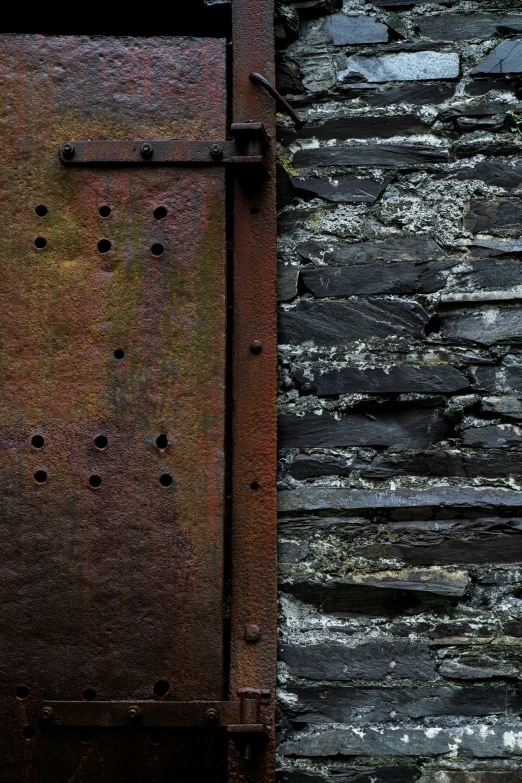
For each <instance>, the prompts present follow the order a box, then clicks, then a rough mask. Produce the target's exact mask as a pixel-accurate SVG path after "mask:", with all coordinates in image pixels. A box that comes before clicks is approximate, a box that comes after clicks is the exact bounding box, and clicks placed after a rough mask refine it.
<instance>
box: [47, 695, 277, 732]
mask: <svg viewBox="0 0 522 783" xmlns="http://www.w3.org/2000/svg"><path fill="white" fill-rule="evenodd" d="M40 719H41V721H42V722H43V723H45V724H48V725H49V726H93V727H94V726H102V727H103V726H151V727H152V726H154V727H158V726H170V727H179V728H203V727H208V728H212V727H214V728H217V727H220V726H221V727H227V726H234V729H233V730H234V731H238V730H239V729H238V728H237V726H238V724H240V702H239V701H46V702H44V703H43V704H42V705H41V709H40ZM240 725H241V724H240ZM249 725H252V724H245V730H246V731H248V732H249V731H250V729H249ZM256 726H257V724H256ZM263 728H264V727H261V729H260V728H256V729H254V731H255V732H259V731H260V730H262V729H263Z"/></svg>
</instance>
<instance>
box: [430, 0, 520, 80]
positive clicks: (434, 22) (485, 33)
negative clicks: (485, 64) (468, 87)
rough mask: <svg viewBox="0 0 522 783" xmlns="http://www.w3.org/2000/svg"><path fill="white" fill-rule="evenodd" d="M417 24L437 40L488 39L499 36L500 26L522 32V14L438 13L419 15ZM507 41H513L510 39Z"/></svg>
mask: <svg viewBox="0 0 522 783" xmlns="http://www.w3.org/2000/svg"><path fill="white" fill-rule="evenodd" d="M415 24H416V26H417V27H418V29H419V30H420V32H421V33H422V35H425V36H427V37H428V38H433V39H434V40H435V41H465V40H469V39H471V38H482V39H488V38H496V37H499V28H509V29H510V30H512V31H513V32H522V14H502V13H497V14H488V13H479V12H477V11H473V12H472V13H469V14H465V13H460V14H458V13H451V14H438V15H437V16H422V17H417V19H416V20H415ZM507 43H513V42H512V41H511V42H509V41H508V42H507ZM486 73H487V72H486ZM499 73H500V71H499Z"/></svg>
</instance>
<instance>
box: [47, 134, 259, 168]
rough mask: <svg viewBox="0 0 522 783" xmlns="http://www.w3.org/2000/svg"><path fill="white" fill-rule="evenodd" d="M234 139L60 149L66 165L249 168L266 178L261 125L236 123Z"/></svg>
mask: <svg viewBox="0 0 522 783" xmlns="http://www.w3.org/2000/svg"><path fill="white" fill-rule="evenodd" d="M230 133H231V135H232V136H233V139H226V140H224V141H199V140H197V141H192V140H189V139H158V140H141V141H136V140H128V141H116V140H103V141H66V142H64V143H63V144H61V145H60V153H59V154H60V160H61V161H62V163H64V164H66V165H69V166H70V165H74V166H77V165H87V166H115V165H116V166H125V165H139V166H150V165H159V166H165V165H170V166H172V165H174V166H224V165H233V166H249V167H250V168H252V169H254V170H255V169H257V170H258V171H259V172H260V173H263V174H264V175H265V176H266V175H267V171H268V168H267V162H266V158H265V154H266V150H267V148H268V144H269V138H268V136H267V134H266V131H265V128H264V126H263V123H261V122H242V123H235V124H233V125H232V126H231V128H230Z"/></svg>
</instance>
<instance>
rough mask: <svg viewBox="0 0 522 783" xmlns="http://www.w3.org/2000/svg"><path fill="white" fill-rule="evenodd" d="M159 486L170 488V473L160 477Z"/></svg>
mask: <svg viewBox="0 0 522 783" xmlns="http://www.w3.org/2000/svg"><path fill="white" fill-rule="evenodd" d="M160 484H161V486H162V487H170V485H171V484H172V476H171V475H170V473H163V475H162V476H160Z"/></svg>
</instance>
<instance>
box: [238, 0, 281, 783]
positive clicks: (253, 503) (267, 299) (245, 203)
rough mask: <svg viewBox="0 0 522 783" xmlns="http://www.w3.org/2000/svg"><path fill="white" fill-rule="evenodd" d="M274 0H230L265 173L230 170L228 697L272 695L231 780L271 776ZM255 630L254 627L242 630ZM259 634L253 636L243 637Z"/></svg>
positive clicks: (243, 104) (261, 782)
mask: <svg viewBox="0 0 522 783" xmlns="http://www.w3.org/2000/svg"><path fill="white" fill-rule="evenodd" d="M274 60H275V47H274V0H232V122H234V123H242V122H249V121H256V122H259V121H260V122H262V123H263V124H264V126H265V129H266V131H267V133H268V136H269V148H268V150H267V153H266V159H267V164H268V173H269V177H268V178H267V179H265V180H262V181H260V180H259V179H258V180H257V181H254V180H253V179H252V178H249V177H248V175H247V176H242V175H241V172H238V173H237V174H236V175H235V184H234V208H233V213H234V238H233V337H232V346H233V357H232V378H233V381H232V383H233V413H232V543H231V546H232V564H231V583H232V594H231V635H230V648H231V649H230V692H229V698H230V699H237V697H238V693H239V692H241V691H244V690H245V689H249V688H256V689H259V690H262V691H270V698H269V699H266V701H267V702H268V703H267V704H264V705H262V706H261V710H262V716H261V717H262V720H263V722H264V723H265V725H266V726H267V727H268V728H269V733H268V742H267V743H266V745H265V747H264V748H262V749H261V748H260V749H259V752H258V753H257V754H256V755H255V757H254V758H253V759H252V760H251V761H249V760H246V759H245V758H244V756H245V754H244V753H242V752H241V746H240V745H239V744H237V743H236V742H234V740H233V739H231V740H230V742H229V772H228V780H229V783H232V782H233V781H237V782H239V781H241V782H242V783H243V781H244V782H245V783H246V782H247V781H248V783H269V782H272V781H274V778H275V725H274V724H275V685H276V677H275V675H276V629H277V576H276V389H277V321H276V318H277V315H276V313H277V295H276V290H277V289H276V286H277V278H276V199H275V106H274V101H273V98H272V97H271V96H270V95H268V94H267V93H266V92H265V91H264V90H263V89H262V88H261V87H260V86H259V85H257V84H254V83H253V82H251V81H250V79H249V76H250V74H251V73H252V72H257V73H261V74H262V75H263V76H265V77H266V78H267V79H268V80H269V81H270V82H272V83H273V81H274ZM249 626H257V627H258V628H259V633H258V632H257V631H256V630H255V629H249V630H248V632H247V629H248V628H249ZM250 636H254V637H257V636H258V637H259V638H257V639H253V640H249V638H248V637H250Z"/></svg>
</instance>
